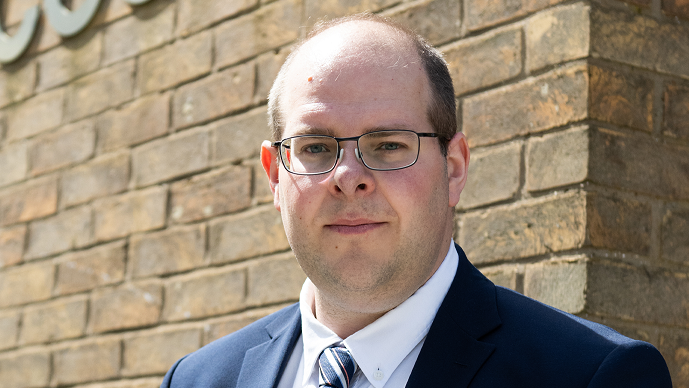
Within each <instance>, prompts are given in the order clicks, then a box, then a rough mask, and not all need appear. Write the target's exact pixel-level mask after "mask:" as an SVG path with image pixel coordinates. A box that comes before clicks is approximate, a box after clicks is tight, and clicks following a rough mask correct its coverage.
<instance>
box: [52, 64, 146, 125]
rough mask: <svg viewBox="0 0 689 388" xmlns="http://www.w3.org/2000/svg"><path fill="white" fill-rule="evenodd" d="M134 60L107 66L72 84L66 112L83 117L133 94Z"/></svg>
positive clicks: (112, 105)
mask: <svg viewBox="0 0 689 388" xmlns="http://www.w3.org/2000/svg"><path fill="white" fill-rule="evenodd" d="M133 77H134V61H131V60H130V61H125V62H121V63H118V64H116V65H113V66H111V67H106V68H104V69H101V70H99V71H97V72H95V73H92V74H89V75H87V76H86V77H83V78H80V79H78V80H77V81H75V82H73V83H71V84H69V86H68V87H67V97H66V104H65V105H66V108H65V109H66V115H67V117H69V118H70V119H71V120H74V119H79V118H82V117H85V116H88V115H91V114H94V113H98V112H100V111H103V110H105V109H107V108H110V107H114V106H117V105H119V104H121V103H123V102H125V101H127V100H129V99H130V98H132V96H133V83H134V78H133Z"/></svg>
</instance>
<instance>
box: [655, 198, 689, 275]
mask: <svg viewBox="0 0 689 388" xmlns="http://www.w3.org/2000/svg"><path fill="white" fill-rule="evenodd" d="M660 233H661V239H662V248H661V249H662V252H663V253H662V257H663V258H664V259H666V260H671V261H675V262H678V263H683V264H689V207H686V206H681V205H669V206H667V208H666V209H665V212H664V213H663V220H662V224H661V232H660Z"/></svg>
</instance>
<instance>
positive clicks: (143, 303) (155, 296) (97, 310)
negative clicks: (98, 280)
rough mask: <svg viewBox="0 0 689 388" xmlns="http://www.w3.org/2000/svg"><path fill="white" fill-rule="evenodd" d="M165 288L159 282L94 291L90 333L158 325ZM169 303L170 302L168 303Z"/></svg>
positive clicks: (129, 284)
mask: <svg viewBox="0 0 689 388" xmlns="http://www.w3.org/2000/svg"><path fill="white" fill-rule="evenodd" d="M161 298H162V286H161V285H160V284H157V283H150V282H149V283H138V284H135V283H126V284H124V285H121V286H118V287H114V288H102V289H97V290H95V291H94V292H93V296H92V300H91V309H90V317H89V323H90V326H91V327H90V331H91V332H93V333H103V332H107V331H112V330H122V329H131V328H135V327H142V326H150V325H154V324H156V323H158V319H159V317H160V309H161V306H162V299H161ZM166 303H167V301H166Z"/></svg>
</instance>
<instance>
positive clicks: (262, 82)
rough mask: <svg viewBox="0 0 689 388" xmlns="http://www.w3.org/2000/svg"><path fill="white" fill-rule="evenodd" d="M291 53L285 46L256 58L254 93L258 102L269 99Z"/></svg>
mask: <svg viewBox="0 0 689 388" xmlns="http://www.w3.org/2000/svg"><path fill="white" fill-rule="evenodd" d="M289 53H290V50H289V49H287V48H283V49H281V50H279V51H278V52H277V53H276V52H275V51H269V52H267V53H265V54H261V55H259V56H258V57H257V58H256V91H255V93H254V94H255V97H256V100H257V101H256V102H257V103H262V102H266V101H268V93H269V92H270V88H271V87H273V81H275V78H276V77H277V76H278V73H279V72H280V68H281V67H282V64H283V63H284V62H285V59H287V56H288V55H289ZM266 125H267V124H266Z"/></svg>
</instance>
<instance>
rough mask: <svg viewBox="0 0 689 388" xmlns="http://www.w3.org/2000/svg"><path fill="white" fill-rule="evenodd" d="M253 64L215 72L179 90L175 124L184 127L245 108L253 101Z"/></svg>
mask: <svg viewBox="0 0 689 388" xmlns="http://www.w3.org/2000/svg"><path fill="white" fill-rule="evenodd" d="M254 78H255V74H254V64H253V63H247V64H243V65H239V66H236V67H232V68H230V69H228V70H225V71H223V72H221V73H216V74H213V75H211V76H208V77H206V78H203V79H201V80H200V81H196V82H194V83H192V84H189V85H184V86H182V87H181V88H179V89H178V90H177V92H176V93H175V96H174V99H173V103H172V106H173V111H172V123H173V127H174V128H181V127H185V126H190V125H193V124H198V123H201V122H203V121H207V120H210V119H214V118H217V117H219V116H222V115H225V114H227V113H230V112H232V111H235V110H238V109H242V108H246V107H247V106H249V105H250V104H251V102H252V100H253V89H254Z"/></svg>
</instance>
